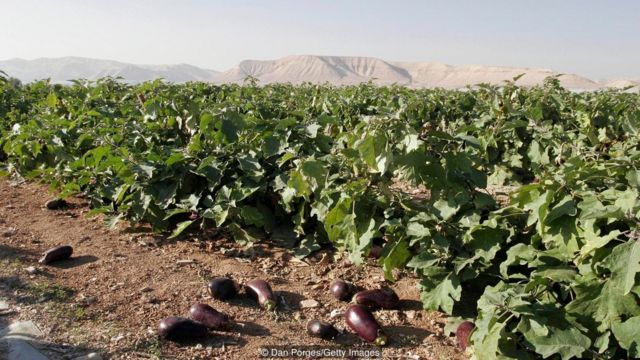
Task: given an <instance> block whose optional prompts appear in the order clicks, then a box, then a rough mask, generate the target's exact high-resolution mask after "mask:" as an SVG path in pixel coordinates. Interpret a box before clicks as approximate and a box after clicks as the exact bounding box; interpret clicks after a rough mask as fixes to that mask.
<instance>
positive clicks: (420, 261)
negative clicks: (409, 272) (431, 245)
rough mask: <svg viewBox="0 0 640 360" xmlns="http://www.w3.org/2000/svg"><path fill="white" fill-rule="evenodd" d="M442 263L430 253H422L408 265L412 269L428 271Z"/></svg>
mask: <svg viewBox="0 0 640 360" xmlns="http://www.w3.org/2000/svg"><path fill="white" fill-rule="evenodd" d="M438 261H440V258H438V257H437V256H435V255H433V254H430V253H428V252H421V253H419V254H418V255H416V256H414V257H412V258H411V260H410V261H409V262H408V263H407V267H409V268H412V269H427V268H429V267H431V266H434V265H436V264H437V263H438Z"/></svg>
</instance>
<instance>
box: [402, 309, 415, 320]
mask: <svg viewBox="0 0 640 360" xmlns="http://www.w3.org/2000/svg"><path fill="white" fill-rule="evenodd" d="M404 315H405V316H406V317H407V319H408V320H414V319H415V318H416V311H415V310H407V311H405V312H404Z"/></svg>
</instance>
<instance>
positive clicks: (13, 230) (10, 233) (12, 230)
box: [2, 228, 17, 238]
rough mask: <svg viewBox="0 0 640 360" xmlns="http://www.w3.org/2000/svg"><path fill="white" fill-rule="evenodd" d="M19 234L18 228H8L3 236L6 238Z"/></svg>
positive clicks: (3, 232)
mask: <svg viewBox="0 0 640 360" xmlns="http://www.w3.org/2000/svg"><path fill="white" fill-rule="evenodd" d="M16 232H17V230H16V228H8V229H6V230H4V231H2V236H4V237H7V238H8V237H12V236H13V235H15V234H16Z"/></svg>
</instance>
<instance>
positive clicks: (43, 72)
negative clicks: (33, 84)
mask: <svg viewBox="0 0 640 360" xmlns="http://www.w3.org/2000/svg"><path fill="white" fill-rule="evenodd" d="M0 70H2V71H4V72H6V73H7V74H9V75H11V76H13V77H16V78H18V79H20V80H21V81H23V82H30V81H33V80H40V79H46V78H51V81H53V82H56V83H63V82H67V81H69V80H72V79H89V80H95V79H98V78H101V77H105V76H114V77H118V76H120V77H122V78H124V79H125V80H126V81H127V82H132V83H138V82H142V81H147V80H154V79H157V78H163V79H165V80H167V81H171V82H186V81H213V80H214V79H215V77H216V76H217V74H218V72H216V71H213V70H206V69H201V68H198V67H195V66H192V65H187V64H178V65H134V64H128V63H123V62H119V61H113V60H99V59H88V58H80V57H63V58H40V59H35V60H23V59H11V60H6V61H0Z"/></svg>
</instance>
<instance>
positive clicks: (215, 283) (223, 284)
mask: <svg viewBox="0 0 640 360" xmlns="http://www.w3.org/2000/svg"><path fill="white" fill-rule="evenodd" d="M209 292H211V296H212V297H213V298H214V299H218V300H227V299H231V298H233V297H235V296H236V295H238V287H237V285H236V282H235V281H233V280H231V279H229V278H216V279H213V280H211V281H209Z"/></svg>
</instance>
